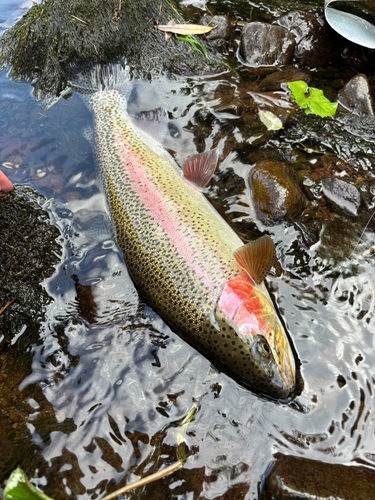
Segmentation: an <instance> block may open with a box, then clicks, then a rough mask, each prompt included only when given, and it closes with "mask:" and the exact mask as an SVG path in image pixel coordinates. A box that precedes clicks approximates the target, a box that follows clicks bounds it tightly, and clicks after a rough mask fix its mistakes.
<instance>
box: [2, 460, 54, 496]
mask: <svg viewBox="0 0 375 500" xmlns="http://www.w3.org/2000/svg"><path fill="white" fill-rule="evenodd" d="M4 500H53V499H52V498H51V497H49V496H47V495H45V494H44V493H43V492H42V491H40V490H38V488H36V487H35V486H33V485H32V484H31V483H30V482H29V481H28V480H27V477H26V474H25V473H24V472H23V470H22V469H20V468H19V467H18V468H17V469H16V470H15V471H13V472H12V474H11V476H10V478H9V479H8V482H7V485H6V487H5V490H4Z"/></svg>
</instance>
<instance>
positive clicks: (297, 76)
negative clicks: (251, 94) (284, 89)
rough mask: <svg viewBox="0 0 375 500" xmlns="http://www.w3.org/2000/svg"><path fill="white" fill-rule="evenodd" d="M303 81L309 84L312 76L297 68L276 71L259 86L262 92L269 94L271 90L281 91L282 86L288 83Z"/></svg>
mask: <svg viewBox="0 0 375 500" xmlns="http://www.w3.org/2000/svg"><path fill="white" fill-rule="evenodd" d="M300 80H303V81H304V82H306V83H307V84H309V83H310V82H311V75H310V73H309V72H307V71H303V70H301V69H296V68H293V67H291V68H288V69H283V70H278V71H275V72H274V73H271V74H270V75H267V76H266V77H265V78H264V80H263V81H262V83H261V84H260V86H259V90H260V91H262V92H269V91H271V90H280V89H281V84H283V83H288V82H298V81H300Z"/></svg>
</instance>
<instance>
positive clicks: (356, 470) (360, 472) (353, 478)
mask: <svg viewBox="0 0 375 500" xmlns="http://www.w3.org/2000/svg"><path fill="white" fill-rule="evenodd" d="M374 484H375V471H374V470H373V469H370V468H368V467H363V466H358V465H355V466H352V467H350V466H346V465H341V464H331V463H326V462H319V461H317V460H309V459H308V458H302V457H293V456H289V455H281V454H280V455H279V456H278V457H277V461H276V462H275V464H274V465H273V467H272V469H271V471H270V473H269V474H268V477H267V478H266V481H265V483H264V486H263V488H262V492H261V494H260V499H261V500H271V499H274V498H278V499H280V500H281V499H282V500H293V499H302V498H303V499H305V500H316V499H323V498H327V499H328V498H337V499H345V500H369V499H370V498H374V494H373V493H374V492H373V490H374Z"/></svg>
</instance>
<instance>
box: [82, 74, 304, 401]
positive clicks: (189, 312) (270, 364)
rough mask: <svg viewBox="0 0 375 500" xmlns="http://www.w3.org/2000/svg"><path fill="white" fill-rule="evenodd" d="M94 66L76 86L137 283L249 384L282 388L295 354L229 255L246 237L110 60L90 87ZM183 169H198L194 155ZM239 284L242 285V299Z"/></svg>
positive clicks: (276, 393)
mask: <svg viewBox="0 0 375 500" xmlns="http://www.w3.org/2000/svg"><path fill="white" fill-rule="evenodd" d="M119 71H120V70H119ZM120 73H121V71H120ZM98 74H99V71H98V69H97V68H95V71H93V72H92V74H91V75H88V76H87V75H84V76H83V77H80V76H79V75H78V76H77V75H76V77H77V79H78V83H77V84H76V85H75V88H76V89H77V88H78V90H79V87H80V85H81V87H82V86H83V87H84V90H85V91H84V92H83V93H85V94H88V95H86V96H85V101H86V103H87V104H88V106H89V108H90V109H91V110H92V112H93V115H94V123H95V133H94V144H95V156H96V163H97V166H98V171H99V175H100V178H101V181H102V184H103V187H104V191H105V192H106V194H107V198H108V203H109V206H110V209H111V213H112V223H113V227H114V230H115V234H116V238H117V241H118V243H119V245H120V247H121V250H122V252H123V254H124V259H125V262H126V264H127V267H128V270H129V273H130V275H131V276H132V279H133V280H134V282H135V284H136V286H137V289H138V290H139V292H140V294H141V295H142V296H143V297H144V299H145V300H146V301H147V302H148V303H149V304H150V305H151V307H153V308H154V310H155V311H157V312H158V313H159V314H160V315H161V316H162V317H163V318H164V319H165V320H166V321H167V323H168V324H169V325H170V326H171V327H172V329H173V330H174V331H175V332H176V333H177V334H178V335H180V336H181V337H182V338H183V339H185V340H186V341H187V342H189V343H190V344H191V345H193V346H194V347H195V348H197V349H198V350H200V351H201V352H202V353H203V354H204V355H205V356H207V357H208V358H209V359H211V360H212V361H213V362H214V364H215V365H216V366H218V367H219V368H222V369H223V370H224V371H225V372H227V373H228V374H229V375H231V376H232V377H234V378H235V379H236V380H237V381H239V382H241V383H242V384H244V385H246V386H248V387H252V388H253V389H255V390H258V391H261V392H262V393H265V394H268V395H270V396H272V397H277V398H285V397H288V396H289V395H290V393H291V391H292V390H293V389H294V386H295V374H294V370H295V367H294V359H293V355H292V353H291V350H290V346H289V343H288V339H287V337H286V334H285V332H284V329H283V327H282V325H281V323H280V320H279V318H278V316H277V313H276V311H275V310H274V307H273V305H272V302H271V299H270V297H269V295H268V292H267V290H266V288H265V286H264V284H260V285H257V284H256V283H255V282H254V280H253V279H252V278H251V276H250V275H249V274H248V273H245V272H244V271H243V269H242V267H241V266H240V265H239V264H238V263H237V261H236V259H235V257H234V252H235V251H238V249H239V248H240V247H242V246H243V243H242V241H241V240H240V238H239V237H238V236H237V235H236V233H235V232H234V231H233V230H232V228H231V227H230V226H229V225H228V224H227V223H226V222H225V220H224V219H223V218H222V217H221V216H220V215H219V214H218V212H216V210H215V209H214V208H213V207H212V205H211V204H210V203H209V202H208V201H207V199H206V198H205V197H204V195H203V194H202V193H201V192H200V191H199V190H198V189H196V188H195V187H193V186H192V185H191V184H190V183H188V182H186V180H185V179H184V178H183V176H182V174H181V170H180V169H179V167H178V166H177V164H176V162H175V161H174V160H173V158H172V157H171V156H170V154H169V153H168V152H167V151H165V150H164V149H163V148H162V146H161V145H160V144H159V143H157V142H156V141H155V140H153V139H152V138H151V137H150V136H149V135H148V134H146V133H145V132H143V131H142V130H140V129H139V128H138V127H137V126H135V125H134V124H133V123H132V121H131V120H130V118H129V116H128V113H127V110H126V107H127V103H126V98H125V96H124V93H123V92H120V91H118V90H116V88H119V87H118V86H117V84H118V82H119V81H121V78H120V79H119V73H118V72H116V68H114V71H113V72H112V70H111V71H109V72H108V71H106V72H105V74H104V73H103V74H102V75H101V79H100V85H98V86H99V87H100V88H102V90H99V91H96V92H95V91H94V90H93V89H92V88H91V87H92V85H93V83H94V81H95V78H97V75H98ZM103 75H104V76H103ZM108 75H109V76H110V78H107V77H108ZM126 75H127V74H126ZM126 75H125V76H126ZM112 76H113V78H114V81H115V83H116V85H115V87H116V88H115V89H113V88H112V87H111V82H110V80H111V78H112ZM120 77H121V74H120ZM106 78H107V80H106V84H105V85H104V88H103V80H105V79H106ZM86 82H89V84H90V88H88V87H87V86H86ZM112 83H113V82H112ZM87 89H88V90H87ZM125 93H126V92H125ZM207 158H210V157H209V156H207ZM201 166H202V163H201ZM189 169H190V170H189V171H190V172H192V173H193V174H194V175H195V174H196V173H197V172H194V159H193V160H190V163H189ZM193 178H194V176H193ZM245 252H246V249H245ZM244 262H246V259H244ZM242 290H248V292H247V296H246V297H245V299H243V298H241V293H242ZM233 304H234V307H232V308H231V305H233ZM255 305H256V307H255ZM252 308H253V309H252ZM228 311H230V313H229V312H228Z"/></svg>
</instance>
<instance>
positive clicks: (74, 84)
mask: <svg viewBox="0 0 375 500" xmlns="http://www.w3.org/2000/svg"><path fill="white" fill-rule="evenodd" d="M64 72H65V74H66V77H67V79H68V82H69V85H70V86H71V88H72V89H73V90H75V91H76V92H78V93H79V94H82V95H85V96H89V95H92V94H95V93H96V92H100V91H104V90H118V91H119V92H120V93H121V94H122V95H123V97H124V98H125V99H127V98H128V96H129V94H130V92H131V90H132V83H131V72H130V67H129V66H128V65H127V64H126V63H125V62H124V61H120V62H117V63H113V64H106V65H100V64H96V63H87V62H78V63H69V64H66V65H65V66H64Z"/></svg>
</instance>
